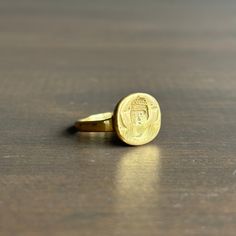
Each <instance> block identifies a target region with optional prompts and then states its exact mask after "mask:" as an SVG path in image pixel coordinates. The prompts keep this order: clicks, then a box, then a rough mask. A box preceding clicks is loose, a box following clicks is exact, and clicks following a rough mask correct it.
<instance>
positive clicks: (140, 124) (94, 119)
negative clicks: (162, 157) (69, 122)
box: [75, 93, 161, 145]
mask: <svg viewBox="0 0 236 236" xmlns="http://www.w3.org/2000/svg"><path fill="white" fill-rule="evenodd" d="M75 127H76V128H77V129H78V131H80V132H111V131H115V132H116V133H117V135H118V137H119V138H120V139H121V140H122V141H123V142H125V143H127V144H129V145H143V144H146V143H148V142H150V141H152V140H153V139H154V138H155V137H156V136H157V134H158V132H159V130H160V128H161V111H160V107H159V104H158V102H157V101H156V99H155V98H154V97H153V96H151V95H149V94H146V93H133V94H130V95H128V96H126V97H125V98H123V99H121V101H120V102H119V103H118V104H117V106H116V108H115V111H114V114H113V113H112V112H106V113H101V114H95V115H91V116H89V117H86V118H84V119H80V120H78V121H76V122H75Z"/></svg>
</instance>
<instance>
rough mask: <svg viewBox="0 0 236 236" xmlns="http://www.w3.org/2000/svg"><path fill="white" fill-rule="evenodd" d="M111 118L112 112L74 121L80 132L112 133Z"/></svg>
mask: <svg viewBox="0 0 236 236" xmlns="http://www.w3.org/2000/svg"><path fill="white" fill-rule="evenodd" d="M112 117H113V113H112V112H105V113H100V114H95V115H91V116H88V117H86V118H84V119H80V120H78V121H76V122H75V127H76V128H77V129H78V131H81V132H113V131H114V129H113V122H112Z"/></svg>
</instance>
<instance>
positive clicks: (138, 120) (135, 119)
mask: <svg viewBox="0 0 236 236" xmlns="http://www.w3.org/2000/svg"><path fill="white" fill-rule="evenodd" d="M130 116H131V121H132V124H133V125H143V124H144V123H145V122H146V121H147V120H148V114H147V111H133V110H131V111H130Z"/></svg>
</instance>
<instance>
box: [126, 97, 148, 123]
mask: <svg viewBox="0 0 236 236" xmlns="http://www.w3.org/2000/svg"><path fill="white" fill-rule="evenodd" d="M130 117H131V122H132V124H133V125H134V126H136V125H138V126H139V125H143V124H145V123H146V122H147V120H148V117H149V114H148V105H147V101H146V99H145V98H142V97H137V98H136V99H135V100H134V101H133V102H132V103H131V110H130Z"/></svg>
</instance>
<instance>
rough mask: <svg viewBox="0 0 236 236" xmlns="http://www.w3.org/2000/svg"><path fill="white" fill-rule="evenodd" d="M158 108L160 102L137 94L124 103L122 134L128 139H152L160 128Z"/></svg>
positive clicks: (122, 108) (121, 118) (122, 109)
mask: <svg viewBox="0 0 236 236" xmlns="http://www.w3.org/2000/svg"><path fill="white" fill-rule="evenodd" d="M158 108H159V107H158V104H157V103H155V101H152V99H150V98H149V97H147V96H136V97H134V98H133V99H130V100H129V101H127V102H126V103H124V104H122V107H121V115H120V121H121V128H122V134H123V135H124V136H125V137H126V138H127V139H129V138H132V139H133V138H135V139H136V140H141V139H142V140H146V139H151V138H152V137H153V136H154V135H156V132H157V129H158V127H157V126H158V118H159V114H158V111H159V110H158Z"/></svg>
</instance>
